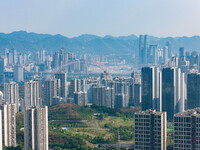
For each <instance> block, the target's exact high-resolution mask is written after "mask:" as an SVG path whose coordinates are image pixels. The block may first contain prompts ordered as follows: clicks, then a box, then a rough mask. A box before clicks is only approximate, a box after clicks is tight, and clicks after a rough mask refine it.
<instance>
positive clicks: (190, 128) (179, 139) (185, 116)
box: [174, 108, 200, 150]
mask: <svg viewBox="0 0 200 150" xmlns="http://www.w3.org/2000/svg"><path fill="white" fill-rule="evenodd" d="M199 135H200V108H196V109H193V110H187V111H185V112H182V113H178V114H175V115H174V150H198V149H200V138H199Z"/></svg>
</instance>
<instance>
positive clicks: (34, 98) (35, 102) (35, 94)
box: [25, 80, 42, 106]
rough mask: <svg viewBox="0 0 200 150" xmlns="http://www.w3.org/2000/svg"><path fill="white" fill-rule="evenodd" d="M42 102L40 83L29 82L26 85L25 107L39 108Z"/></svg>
mask: <svg viewBox="0 0 200 150" xmlns="http://www.w3.org/2000/svg"><path fill="white" fill-rule="evenodd" d="M41 104H42V102H41V100H40V97H39V82H38V81H33V80H31V81H28V82H26V83H25V106H39V105H41Z"/></svg>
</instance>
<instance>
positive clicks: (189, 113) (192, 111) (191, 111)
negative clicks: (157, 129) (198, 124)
mask: <svg viewBox="0 0 200 150" xmlns="http://www.w3.org/2000/svg"><path fill="white" fill-rule="evenodd" d="M174 116H175V117H179V116H188V117H190V116H200V107H198V108H195V109H188V110H186V111H185V112H181V113H177V114H175V115H174Z"/></svg>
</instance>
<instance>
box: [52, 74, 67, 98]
mask: <svg viewBox="0 0 200 150" xmlns="http://www.w3.org/2000/svg"><path fill="white" fill-rule="evenodd" d="M55 78H56V79H60V97H62V98H64V99H67V73H64V72H59V73H56V74H55Z"/></svg>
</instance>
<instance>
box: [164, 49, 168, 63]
mask: <svg viewBox="0 0 200 150" xmlns="http://www.w3.org/2000/svg"><path fill="white" fill-rule="evenodd" d="M167 63H168V47H167V46H165V47H164V48H163V64H165V65H166V64H167Z"/></svg>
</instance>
